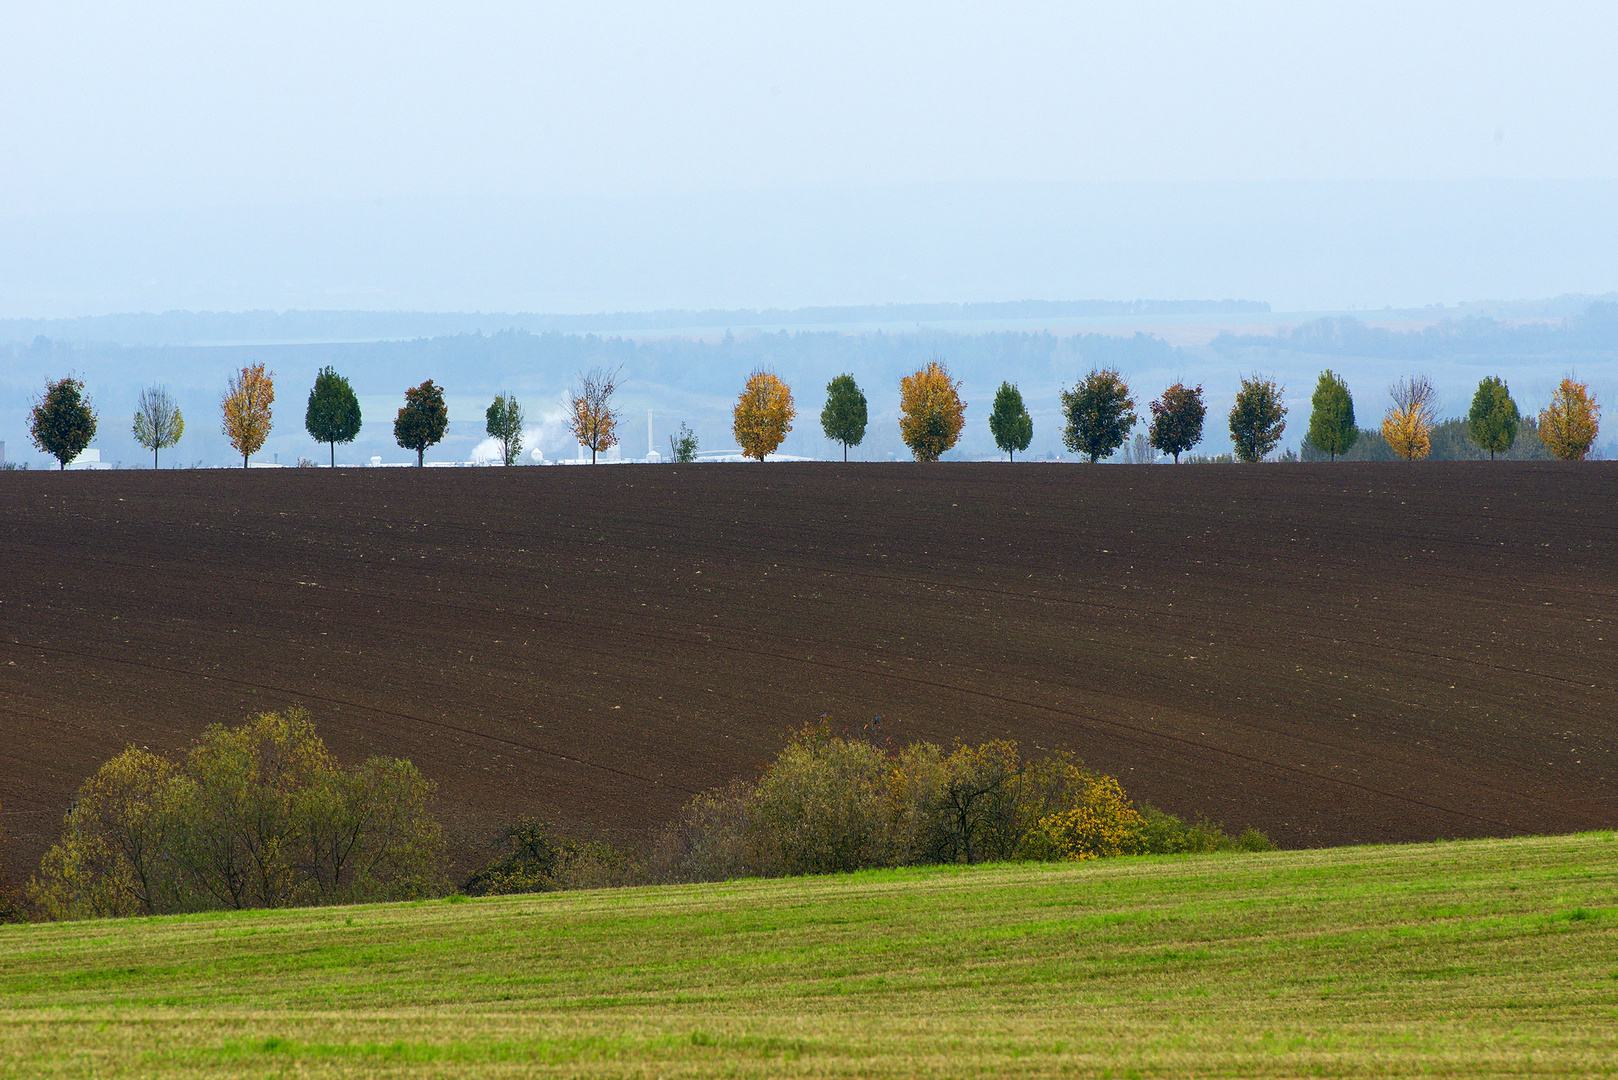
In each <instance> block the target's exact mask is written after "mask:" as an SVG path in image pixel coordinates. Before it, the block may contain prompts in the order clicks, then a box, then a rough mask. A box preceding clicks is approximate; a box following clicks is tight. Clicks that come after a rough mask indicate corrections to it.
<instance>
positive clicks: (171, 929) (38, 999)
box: [0, 833, 1618, 1077]
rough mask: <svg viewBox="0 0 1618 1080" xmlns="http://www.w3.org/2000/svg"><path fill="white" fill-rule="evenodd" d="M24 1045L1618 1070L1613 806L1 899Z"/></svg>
mask: <svg viewBox="0 0 1618 1080" xmlns="http://www.w3.org/2000/svg"><path fill="white" fill-rule="evenodd" d="M0 1062H3V1065H0V1075H4V1076H8V1077H10V1076H16V1077H24V1076H27V1077H35V1076H45V1077H50V1076H75V1077H77V1076H84V1077H90V1076H94V1077H113V1076H141V1075H164V1076H208V1077H214V1076H223V1077H238V1076H241V1077H249V1076H250V1077H260V1076H273V1077H279V1076H300V1077H301V1076H311V1077H328V1076H356V1077H357V1076H365V1077H371V1076H422V1077H429V1076H430V1077H444V1076H448V1077H454V1076H531V1075H536V1074H538V1075H566V1076H797V1075H804V1076H862V1077H871V1076H915V1075H926V1074H932V1075H944V1076H980V1075H981V1076H1040V1075H1076V1076H1113V1077H1134V1076H1140V1077H1147V1076H1152V1077H1158V1076H1163V1077H1169V1076H1186V1075H1229V1076H1242V1077H1261V1076H1387V1075H1408V1074H1417V1073H1420V1074H1437V1075H1459V1076H1499V1075H1530V1074H1531V1075H1535V1076H1539V1075H1546V1074H1551V1075H1581V1076H1583V1075H1612V1074H1614V1073H1618V840H1615V836H1614V834H1612V833H1599V834H1586V835H1581V836H1572V837H1553V838H1540V839H1526V840H1504V841H1479V842H1468V843H1443V844H1430V845H1417V846H1402V847H1370V848H1349V849H1337V850H1327V851H1292V852H1277V853H1272V854H1264V855H1238V856H1232V855H1215V856H1190V857H1157V858H1140V859H1115V860H1108V861H1103V862H1091V863H1079V864H1066V865H1012V866H992V867H977V868H971V869H966V868H929V869H923V870H908V871H876V872H869V873H861V874H855V875H851V876H844V877H825V878H811V879H798V880H790V881H746V882H735V883H729V884H723V885H703V886H687V887H666V888H647V889H625V890H618V891H606V892H590V893H571V894H551V895H545V896H524V897H510V898H491V899H480V900H441V901H431V902H423V903H417V904H401V905H389V906H371V907H355V908H323V909H304V910H296V911H281V912H272V913H251V914H210V915H200V916H186V917H174V918H161V919H150V920H140V919H131V920H126V921H120V922H94V923H76V924H55V925H33V926H6V927H0Z"/></svg>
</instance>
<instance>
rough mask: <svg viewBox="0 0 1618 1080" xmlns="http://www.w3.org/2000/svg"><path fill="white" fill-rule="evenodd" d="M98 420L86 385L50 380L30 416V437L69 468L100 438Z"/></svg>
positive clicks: (61, 465)
mask: <svg viewBox="0 0 1618 1080" xmlns="http://www.w3.org/2000/svg"><path fill="white" fill-rule="evenodd" d="M96 419H97V417H96V412H95V408H94V406H92V405H91V404H90V399H89V398H87V397H85V396H84V384H83V383H82V382H80V381H79V380H78V379H74V378H71V377H69V378H65V379H58V380H57V381H56V382H50V381H49V380H47V381H46V383H45V393H44V395H43V396H41V397H40V398H39V399H38V400H37V401H35V402H34V408H33V411H32V412H31V413H30V414H29V421H28V437H29V438H30V439H31V440H32V441H33V444H34V445H35V446H37V447H38V448H39V449H40V450H42V451H44V452H45V453H47V454H49V455H51V457H53V458H55V459H56V461H57V464H58V466H59V467H60V468H63V469H65V468H67V463H68V462H70V461H72V460H73V459H74V458H76V457H78V456H79V455H80V454H82V453H84V448H85V447H87V446H89V445H90V440H91V439H93V438H95V437H96Z"/></svg>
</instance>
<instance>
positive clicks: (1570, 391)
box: [1539, 378, 1601, 461]
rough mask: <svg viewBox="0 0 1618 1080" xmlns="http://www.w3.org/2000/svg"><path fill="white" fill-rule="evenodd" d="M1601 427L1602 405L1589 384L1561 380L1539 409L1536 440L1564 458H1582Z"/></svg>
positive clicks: (1575, 459) (1581, 459) (1578, 459)
mask: <svg viewBox="0 0 1618 1080" xmlns="http://www.w3.org/2000/svg"><path fill="white" fill-rule="evenodd" d="M1600 429H1601V406H1600V405H1597V404H1596V400H1595V395H1593V394H1591V393H1590V388H1589V385H1588V384H1586V383H1581V382H1574V381H1573V380H1572V379H1571V378H1568V379H1563V380H1562V385H1560V386H1558V387H1557V388H1556V393H1555V394H1553V395H1551V400H1550V404H1548V405H1546V406H1545V408H1543V409H1541V410H1540V411H1539V440H1540V442H1542V443H1544V444H1545V446H1546V448H1547V449H1549V450H1550V452H1551V453H1552V454H1555V455H1556V456H1557V457H1558V458H1560V459H1561V460H1563V461H1583V460H1584V455H1586V454H1588V453H1589V452H1590V447H1591V446H1593V445H1595V441H1596V433H1597V432H1598V431H1599V430H1600Z"/></svg>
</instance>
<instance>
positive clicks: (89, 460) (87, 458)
mask: <svg viewBox="0 0 1618 1080" xmlns="http://www.w3.org/2000/svg"><path fill="white" fill-rule="evenodd" d="M67 467H68V468H70V469H110V468H112V467H113V466H112V462H110V461H102V460H101V451H100V450H95V449H89V450H85V451H83V452H82V453H80V454H79V456H78V457H76V458H74V459H73V460H72V461H70V462H68V463H67Z"/></svg>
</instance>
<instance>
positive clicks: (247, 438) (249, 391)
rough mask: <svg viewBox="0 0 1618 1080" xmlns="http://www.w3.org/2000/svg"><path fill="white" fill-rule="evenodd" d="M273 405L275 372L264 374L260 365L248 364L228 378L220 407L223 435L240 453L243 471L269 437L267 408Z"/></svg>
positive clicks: (268, 413) (268, 411)
mask: <svg viewBox="0 0 1618 1080" xmlns="http://www.w3.org/2000/svg"><path fill="white" fill-rule="evenodd" d="M274 404H275V372H273V371H265V370H264V365H263V364H249V365H248V366H246V367H244V368H242V369H241V371H239V372H237V373H236V374H235V375H232V376H231V377H230V386H229V389H228V391H227V392H226V394H225V400H224V402H223V403H222V408H223V410H224V414H225V423H224V432H225V435H226V437H227V438H229V439H230V445H232V446H234V447H235V448H236V449H237V450H238V451H240V452H241V455H242V468H244V469H245V468H247V459H248V458H250V457H252V456H253V455H254V454H256V453H258V452H259V448H260V447H262V446H263V445H264V440H265V439H267V438H269V437H270V406H271V405H274Z"/></svg>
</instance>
